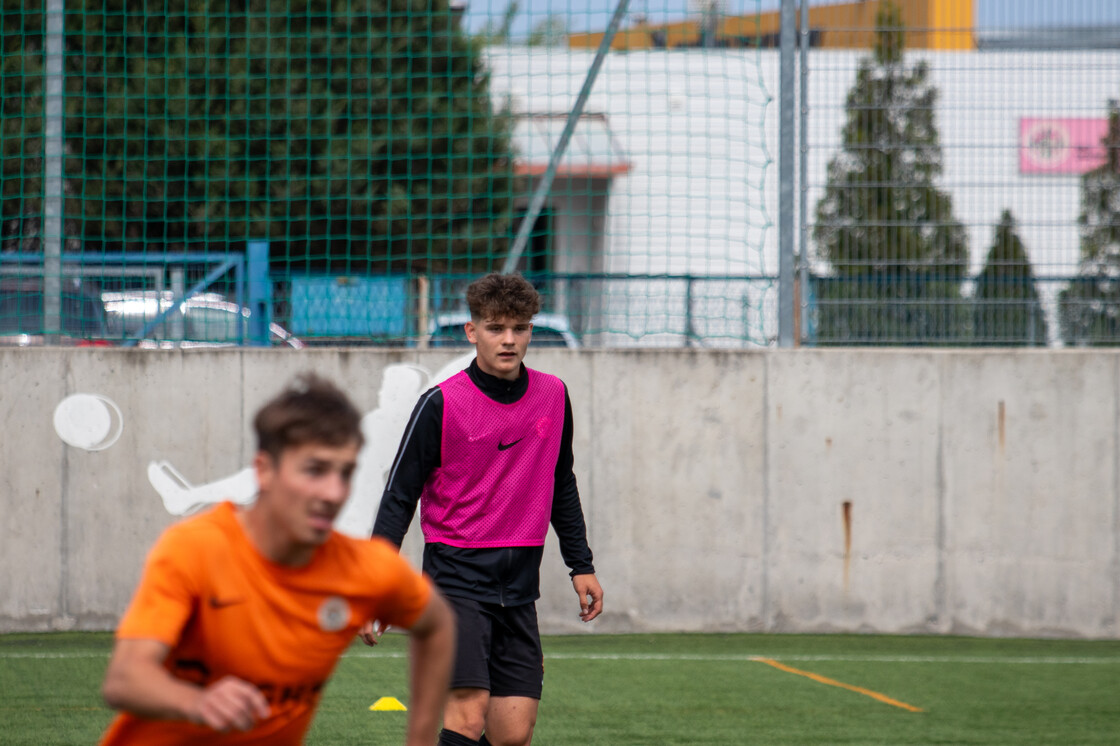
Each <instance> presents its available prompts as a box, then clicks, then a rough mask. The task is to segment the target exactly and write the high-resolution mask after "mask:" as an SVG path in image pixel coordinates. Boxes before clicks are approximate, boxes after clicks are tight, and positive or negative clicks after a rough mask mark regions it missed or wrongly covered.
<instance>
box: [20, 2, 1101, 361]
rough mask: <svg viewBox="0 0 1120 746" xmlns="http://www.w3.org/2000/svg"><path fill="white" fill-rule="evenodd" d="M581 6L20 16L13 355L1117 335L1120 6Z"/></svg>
mask: <svg viewBox="0 0 1120 746" xmlns="http://www.w3.org/2000/svg"><path fill="white" fill-rule="evenodd" d="M580 1H581V3H582V4H577V0H556V1H555V2H550V3H546V2H543V1H540V0H534V1H532V2H530V1H529V0H520V1H519V0H508V2H506V0H501V1H500V2H499V1H498V0H495V4H493V5H484V4H481V3H479V1H478V0H474V2H472V3H471V4H469V5H468V4H466V3H463V2H461V0H454V1H453V2H452V3H451V4H450V5H449V4H447V3H446V2H444V0H436V1H435V2H434V3H429V2H419V0H342V1H341V2H326V1H325V0H246V1H245V2H240V3H231V2H228V0H226V1H223V2H216V1H215V2H188V0H140V1H138V2H127V3H126V2H124V0H108V1H105V0H100V1H99V2H93V1H92V0H41V1H39V2H27V1H20V0H0V3H2V7H3V15H2V16H0V34H2V36H0V53H2V67H0V92H2V95H3V119H2V122H0V157H2V159H3V160H2V166H0V178H2V179H3V182H2V185H0V218H2V221H3V222H2V226H0V341H4V342H5V343H13V342H14V343H17V344H34V343H38V342H47V343H54V342H65V341H84V342H87V343H88V342H89V341H91V340H100V341H99V342H98V343H106V344H134V343H141V340H143V342H142V343H143V344H146V345H149V346H153V345H154V346H179V345H184V344H244V343H257V344H267V343H269V342H271V343H274V344H287V345H290V346H299V345H300V344H371V343H372V344H393V345H397V344H406V345H412V344H426V343H427V342H428V341H429V339H430V337H431V335H432V334H433V333H437V332H438V331H439V330H440V327H441V325H442V324H444V323H445V322H447V323H450V320H452V319H455V318H457V317H456V316H455V314H457V313H460V312H461V310H462V300H461V298H462V289H463V287H464V286H465V283H466V282H468V281H469V279H470V278H472V277H475V276H477V275H478V274H479V273H482V272H485V271H495V270H505V269H513V268H517V269H519V270H520V271H522V272H523V273H525V274H526V276H528V277H530V278H531V279H532V281H533V282H534V284H535V285H536V286H537V287H538V288H539V289H540V290H541V292H542V295H543V296H544V299H545V310H546V311H547V312H548V313H549V314H550V316H549V318H550V323H551V324H553V325H554V326H557V327H561V328H560V329H559V330H557V331H559V332H563V333H565V334H568V335H569V336H567V337H565V339H574V340H577V343H578V344H583V345H658V346H732V347H734V346H766V345H773V344H776V343H777V342H778V340H779V338H780V331H779V330H780V329H781V328H782V325H783V324H791V325H792V327H793V328H794V334H793V335H792V339H793V341H794V343H800V344H808V345H836V344H846V345H851V344H860V345H863V344H879V345H882V344H890V345H896V344H904V345H913V344H924V345H1023V346H1035V345H1050V346H1057V345H1063V344H1064V345H1080V344H1112V343H1114V342H1115V341H1117V340H1120V284H1118V283H1117V281H1116V277H1117V276H1118V275H1120V272H1118V271H1117V269H1120V229H1118V227H1117V226H1118V224H1120V221H1118V220H1117V219H1116V218H1115V217H1114V215H1115V212H1114V211H1115V210H1117V209H1120V197H1117V196H1115V195H1116V193H1117V190H1118V189H1120V175H1118V169H1117V157H1116V152H1117V151H1116V148H1117V147H1120V120H1118V119H1117V113H1116V107H1115V104H1113V103H1112V100H1113V99H1114V98H1116V97H1118V91H1120V86H1118V84H1120V64H1117V63H1120V53H1118V52H1117V51H1116V49H1117V48H1120V47H1118V45H1117V43H1116V42H1117V40H1120V31H1118V29H1120V8H1117V9H1113V8H1111V7H1110V4H1105V3H1078V2H1076V1H1072V2H1065V3H1061V4H1057V3H1053V2H1044V1H1043V0H1037V1H1036V0H1022V1H1020V2H1009V1H1004V0H895V2H885V0H884V2H878V1H876V2H849V3H818V2H812V3H810V2H805V1H804V0H793V1H792V2H788V0H787V2H788V4H786V5H785V7H784V8H783V5H784V4H783V3H782V2H781V0H728V1H726V2H724V1H722V0H702V1H695V2H693V1H690V0H674V2H670V1H669V0H628V2H625V3H621V4H620V3H616V2H610V3H604V4H602V5H596V4H595V3H593V2H590V1H589V0H580ZM1059 6H1060V7H1059ZM783 9H784V10H786V12H787V13H789V11H790V10H807V12H806V14H805V17H804V19H802V18H801V16H800V15H793V14H789V15H787V17H793V18H794V19H795V20H794V23H795V24H796V33H795V34H790V33H788V31H789V29H788V28H787V34H782V33H781V31H782V30H781V26H780V19H781V18H782V12H781V11H782V10H783ZM612 21H617V22H618V23H617V26H616V25H614V23H613V22H612ZM783 45H784V46H783ZM783 62H785V63H786V64H790V63H792V65H793V67H784V66H783ZM789 69H796V70H797V72H798V75H797V76H796V78H794V79H793V83H794V84H793V85H790V79H789V78H788V77H784V73H785V71H787V70H789ZM779 104H782V106H780V105H779ZM788 104H792V105H793V107H794V109H795V110H796V112H797V114H796V116H794V117H791V118H787V117H784V116H782V114H783V108H782V107H783V106H785V105H788ZM783 133H785V134H792V135H793V137H790V138H783V136H782V135H783ZM786 143H790V145H786ZM783 148H785V149H784V150H783ZM779 163H786V164H795V165H796V167H795V168H793V169H791V170H790V173H792V174H793V175H792V177H790V178H789V179H787V180H786V181H785V183H782V180H781V178H780V172H779V169H778V168H777V166H778V164H779ZM791 187H792V189H791ZM783 190H785V191H784V192H783ZM782 215H795V216H796V220H793V221H791V222H790V225H791V226H792V227H791V228H789V229H785V228H783V226H782V224H781V221H780V220H779V216H782ZM526 218H528V219H526ZM783 252H784V253H785V256H786V257H788V258H789V260H790V262H791V263H792V266H793V267H794V268H795V272H794V273H793V275H792V278H793V279H792V281H790V282H788V283H786V282H785V281H784V280H783V279H782V274H781V271H780V267H781V265H782V256H783ZM783 298H785V299H787V300H789V301H792V302H790V303H788V306H787V307H788V308H791V309H792V314H791V316H792V318H781V317H780V314H782V313H784V311H783V310H782V308H783V304H782V299H783Z"/></svg>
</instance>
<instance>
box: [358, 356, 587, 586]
mask: <svg viewBox="0 0 1120 746" xmlns="http://www.w3.org/2000/svg"><path fill="white" fill-rule="evenodd" d="M467 375H468V376H470V379H471V382H472V383H474V385H475V386H477V387H478V389H479V390H480V391H481V392H482V393H484V394H486V395H487V396H488V397H490V398H491V399H493V400H494V401H496V402H498V403H500V404H512V403H513V402H516V401H517V400H518V399H520V398H521V397H522V396H524V394H525V392H526V390H527V388H528V385H529V377H528V376H527V375H526V374H525V367H524V365H523V366H522V369H521V375H520V376H519V377H518V378H517V380H514V381H507V380H505V379H503V378H498V377H497V376H491V375H489V374H487V373H484V372H483V371H482V370H481V369H480V368H479V367H478V361H477V360H474V361H472V362H471V364H470V367H468V368H467ZM442 431H443V392H442V390H441V389H440V388H439V387H438V386H436V387H433V388H431V389H429V390H428V391H426V392H425V393H424V394H423V395H422V396H421V397H420V401H418V402H417V403H416V407H415V408H414V409H413V410H412V416H411V417H410V418H409V421H408V425H407V426H406V427H405V431H404V437H403V438H401V445H400V448H399V449H398V450H397V456H396V459H395V460H394V461H393V467H392V470H391V471H390V472H389V480H388V483H387V484H386V485H385V493H384V494H383V495H382V497H381V506H380V507H379V508H378V510H377V520H376V522H375V523H374V526H373V533H374V535H376V536H383V537H385V538H387V539H388V540H389V541H392V542H394V543H396V544H397V546H400V544H401V542H403V541H404V535H405V534H406V533H407V532H408V527H409V525H410V524H411V523H412V518H413V516H414V515H415V514H416V506H417V504H418V503H419V500H420V494H421V493H422V492H423V490H424V484H425V483H426V482H427V481H428V477H429V476H430V475H431V473H432V471H433V470H434V469H436V468H437V467H438V466H439V465H440V462H441V443H442V435H443V432H442ZM572 431H573V426H572V404H571V400H570V399H569V398H568V389H567V387H566V386H565V388H564V429H563V431H562V433H561V439H560V453H559V455H558V456H557V458H556V467H555V485H554V490H553V497H552V516H551V523H552V528H553V529H554V530H555V531H556V536H557V538H559V540H560V554H561V556H562V557H563V558H564V564H566V565H567V566H568V568H569V569H570V570H571V574H572V575H583V574H590V573H594V572H595V567H594V565H593V564H592V555H591V548H590V547H589V546H588V544H587V528H586V525H585V524H584V520H583V507H582V505H581V504H580V499H579V489H578V487H577V486H576V476H575V472H573V471H572V465H573V462H574V457H573V454H572ZM543 556H544V547H543V546H541V547H498V548H487V549H469V548H460V547H453V546H449V545H447V544H442V543H438V542H431V543H427V544H425V545H424V572H426V573H428V575H429V576H431V578H432V580H433V581H434V582H435V583H436V585H438V586H439V587H440V589H441V590H442V591H443V592H444V593H446V594H448V595H451V596H463V597H466V598H472V599H474V600H477V601H482V602H485V603H497V604H502V605H504V606H518V605H520V604H527V603H531V602H533V601H535V600H537V598H539V597H540V566H541V559H542V558H543Z"/></svg>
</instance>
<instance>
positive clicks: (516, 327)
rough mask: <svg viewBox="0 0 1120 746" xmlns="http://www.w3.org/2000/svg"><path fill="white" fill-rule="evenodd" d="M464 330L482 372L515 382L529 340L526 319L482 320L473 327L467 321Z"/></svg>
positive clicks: (529, 329)
mask: <svg viewBox="0 0 1120 746" xmlns="http://www.w3.org/2000/svg"><path fill="white" fill-rule="evenodd" d="M465 329H466V332H467V339H468V340H469V341H470V343H471V344H473V345H474V346H475V353H476V355H477V358H478V367H479V368H481V369H482V371H483V372H484V373H489V374H490V375H492V376H497V377H498V378H504V379H506V380H507V381H513V380H516V379H517V377H518V376H519V375H520V374H521V361H522V360H523V359H524V358H525V352H526V350H528V349H529V340H530V339H532V338H533V325H532V324H531V323H530V322H529V321H528V320H527V319H525V320H519V319H510V318H501V319H483V320H481V321H479V322H478V323H477V324H476V323H475V322H474V321H473V320H471V321H468V322H467V324H466V327H465Z"/></svg>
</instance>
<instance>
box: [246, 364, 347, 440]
mask: <svg viewBox="0 0 1120 746" xmlns="http://www.w3.org/2000/svg"><path fill="white" fill-rule="evenodd" d="M361 422H362V415H361V413H360V412H358V409H357V407H355V406H354V404H353V402H351V401H350V398H349V397H347V396H346V394H344V393H343V392H342V390H341V389H339V388H338V387H337V386H335V385H334V384H333V383H331V382H330V381H328V380H327V379H325V378H323V377H321V376H318V375H316V374H314V373H310V372H308V373H302V374H300V375H299V376H297V377H296V378H295V379H294V380H293V381H292V382H291V383H290V384H288V386H287V387H286V388H285V389H284V390H283V391H281V392H280V393H279V394H278V395H276V396H275V397H274V398H273V399H272V400H270V401H269V402H268V403H266V404H265V405H264V406H263V407H261V408H260V409H259V410H258V411H257V414H256V417H254V418H253V429H254V430H256V433H257V449H258V450H261V451H264V452H266V453H268V454H269V455H271V456H272V457H273V458H279V457H280V454H281V452H282V451H284V450H285V449H287V448H291V447H292V446H299V445H305V444H307V443H322V444H325V445H329V446H343V445H347V444H348V443H357V444H358V446H359V447H360V446H361V445H362V443H363V442H364V438H363V437H362V427H361Z"/></svg>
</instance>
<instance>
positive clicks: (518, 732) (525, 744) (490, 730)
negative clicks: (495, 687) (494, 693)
mask: <svg viewBox="0 0 1120 746" xmlns="http://www.w3.org/2000/svg"><path fill="white" fill-rule="evenodd" d="M539 704H540V700H536V699H533V698H532V697H491V698H490V708H489V709H488V710H487V712H486V735H484V736H483V738H485V739H486V740H485V741H481V742H480V743H487V742H489V743H490V744H491V745H492V746H529V744H530V743H532V742H533V728H535V727H536V725H537V706H538V705H539Z"/></svg>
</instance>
